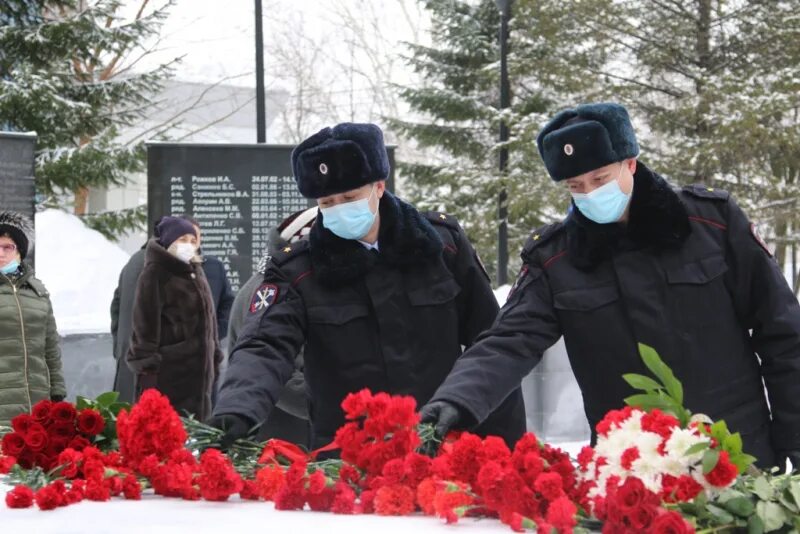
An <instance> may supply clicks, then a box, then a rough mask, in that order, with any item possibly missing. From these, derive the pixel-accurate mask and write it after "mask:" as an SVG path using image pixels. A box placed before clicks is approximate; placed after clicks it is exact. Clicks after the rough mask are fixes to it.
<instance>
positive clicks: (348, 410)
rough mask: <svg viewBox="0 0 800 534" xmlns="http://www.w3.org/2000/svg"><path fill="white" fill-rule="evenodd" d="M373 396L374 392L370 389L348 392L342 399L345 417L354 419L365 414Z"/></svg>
mask: <svg viewBox="0 0 800 534" xmlns="http://www.w3.org/2000/svg"><path fill="white" fill-rule="evenodd" d="M371 398H372V393H371V392H370V391H369V390H368V389H362V390H361V391H359V392H358V393H348V394H347V396H346V397H345V398H344V400H343V401H342V410H344V413H345V418H346V419H351V420H352V419H358V418H359V417H362V416H363V415H365V414H366V411H367V404H368V403H369V401H370V399H371Z"/></svg>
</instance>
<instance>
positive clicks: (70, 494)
mask: <svg viewBox="0 0 800 534" xmlns="http://www.w3.org/2000/svg"><path fill="white" fill-rule="evenodd" d="M83 491H84V487H83V486H77V485H76V484H75V483H74V482H73V483H72V487H71V488H70V489H68V490H67V491H66V492H64V506H68V505H70V504H77V503H79V502H81V501H82V500H83V498H84V495H83Z"/></svg>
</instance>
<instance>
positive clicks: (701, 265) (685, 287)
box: [422, 103, 800, 466]
mask: <svg viewBox="0 0 800 534" xmlns="http://www.w3.org/2000/svg"><path fill="white" fill-rule="evenodd" d="M537 143H538V148H539V153H540V154H541V156H542V159H543V160H544V163H545V166H546V167H547V170H548V172H549V173H550V175H551V177H552V178H553V180H555V181H558V182H560V183H562V184H565V186H566V188H567V189H568V190H569V192H570V193H571V194H572V198H573V202H572V207H571V211H570V213H569V215H568V216H567V217H566V219H565V220H563V221H561V222H559V223H556V224H552V225H549V226H546V227H544V228H541V229H539V230H536V231H535V232H534V233H533V234H532V235H531V237H530V239H529V240H528V242H527V244H526V246H525V248H524V250H523V252H522V259H523V261H524V265H523V267H522V270H521V271H520V273H519V276H518V278H517V281H516V283H515V286H514V287H513V289H512V292H511V294H510V296H509V298H508V301H507V302H506V304H505V306H504V307H503V308H502V309H501V311H500V314H499V316H498V319H497V321H496V322H495V324H494V325H493V327H492V328H491V329H489V330H488V331H487V332H485V333H484V334H483V335H482V336H480V338H479V339H478V340H477V341H476V343H475V344H474V345H473V346H472V347H471V348H470V349H469V350H468V351H466V352H465V354H464V355H463V356H462V357H461V358H460V359H459V361H458V362H457V363H456V365H455V367H454V369H453V371H452V372H451V373H450V376H448V378H447V379H446V380H445V381H444V383H443V384H442V386H441V387H440V388H439V389H438V390H437V392H436V393H435V395H434V396H433V400H432V402H431V403H430V404H428V405H427V406H425V407H424V408H423V410H422V413H423V419H424V420H427V421H433V422H436V423H437V431H438V432H439V433H444V432H445V431H446V430H447V429H449V428H450V427H452V426H453V425H459V424H467V423H474V422H479V421H483V420H484V418H485V417H486V416H487V414H489V413H491V412H492V410H494V409H495V407H497V406H499V405H500V403H501V402H502V400H503V399H504V398H505V395H507V394H508V392H509V391H512V390H515V389H516V388H517V387H519V384H520V380H521V379H522V377H524V376H525V375H526V374H527V373H528V372H529V371H530V370H531V369H532V368H533V367H534V366H535V365H536V364H537V363H538V362H539V360H540V359H541V357H542V353H543V352H544V351H545V349H547V348H548V347H550V346H551V345H552V344H553V343H555V342H556V340H558V338H559V337H561V336H562V335H563V336H564V340H565V343H566V347H567V352H568V354H569V359H570V362H571V364H572V369H573V370H574V372H575V376H576V378H577V380H578V384H579V385H580V388H581V391H582V393H583V399H584V408H585V411H586V415H587V417H588V419H589V423H590V425H591V426H592V427H593V428H594V426H595V425H596V423H597V422H598V421H599V420H600V419H601V418H602V417H603V415H604V414H605V413H606V412H607V411H609V410H611V409H616V408H619V407H620V406H622V405H623V404H624V403H623V399H624V398H625V397H627V396H629V395H631V394H633V391H632V389H631V388H630V387H629V386H628V385H627V384H626V383H625V382H624V381H623V379H622V375H623V374H624V373H631V372H634V373H647V371H646V369H645V368H644V365H643V363H642V362H641V360H640V356H639V351H638V348H637V344H638V343H644V344H646V345H650V346H652V347H654V348H655V349H656V350H657V351H658V352H659V354H660V355H661V357H662V358H663V359H664V360H665V361H666V363H667V364H668V365H669V366H670V367H671V368H672V369H673V370H674V372H675V374H676V376H677V377H678V378H679V379H680V380H681V381H682V382H683V384H684V389H685V404H686V406H687V407H688V408H689V409H690V410H692V411H693V412H695V413H697V412H700V413H705V414H707V415H709V416H711V417H712V418H714V419H725V420H726V421H727V423H728V425H729V427H730V428H731V430H732V431H734V432H736V431H738V432H740V433H741V435H742V438H743V440H744V448H745V451H746V452H748V453H750V454H752V455H754V456H756V457H757V458H758V463H759V465H761V466H772V465H777V464H779V463H781V461H782V460H783V459H784V458H786V457H787V456H788V457H790V459H792V460H793V461H792V463H793V465H795V466H798V465H800V461H798V460H800V452H798V451H800V307H799V306H798V301H797V298H796V297H795V296H794V294H793V293H792V291H791V289H789V287H788V285H787V283H786V281H785V279H784V277H783V274H782V273H781V271H780V268H779V267H778V265H777V263H776V262H775V261H774V259H773V258H772V257H771V255H770V253H769V251H768V250H767V247H766V246H765V245H764V243H763V241H762V240H761V239H760V238H759V237H758V235H757V234H756V232H755V228H754V226H753V225H752V224H751V223H750V222H749V221H748V219H747V217H746V216H745V214H744V213H743V212H742V210H741V209H740V208H739V207H738V206H737V205H736V203H735V202H734V200H733V199H732V198H731V197H730V196H729V195H728V193H726V192H725V191H720V190H717V189H714V188H710V187H705V186H688V187H684V188H683V189H675V188H673V187H671V186H670V185H669V184H668V183H667V182H666V181H665V180H664V179H663V178H662V177H661V176H659V175H658V174H656V173H654V172H653V171H651V170H650V169H649V168H647V167H646V166H645V165H644V164H642V163H641V162H640V161H637V159H636V158H637V156H638V153H639V148H638V144H637V141H636V136H635V134H634V131H633V127H632V125H631V122H630V119H629V117H628V113H627V111H626V110H625V108H624V107H622V106H620V105H618V104H610V103H601V104H588V105H583V106H579V107H577V108H575V109H568V110H565V111H562V112H560V113H559V114H557V115H556V116H555V117H554V118H553V119H552V120H551V121H550V122H549V123H548V124H547V125H546V126H545V127H544V129H543V130H542V131H541V132H540V134H539V136H538V139H537ZM762 379H763V383H762ZM764 384H766V390H767V393H768V397H769V406H768V404H767V396H765V390H764Z"/></svg>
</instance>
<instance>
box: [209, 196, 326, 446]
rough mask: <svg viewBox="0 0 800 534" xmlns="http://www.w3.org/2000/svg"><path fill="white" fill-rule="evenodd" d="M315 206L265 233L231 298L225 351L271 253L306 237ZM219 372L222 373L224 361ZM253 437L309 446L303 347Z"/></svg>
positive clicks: (236, 334)
mask: <svg viewBox="0 0 800 534" xmlns="http://www.w3.org/2000/svg"><path fill="white" fill-rule="evenodd" d="M317 210H318V208H317V207H313V208H308V209H307V210H301V211H298V212H295V213H293V214H292V215H290V216H289V217H287V218H286V219H285V220H284V221H283V222H282V223H281V224H280V225H278V226H277V227H275V228H271V229H270V232H269V234H268V242H269V245H268V250H267V251H266V253H265V254H264V257H263V258H262V259H261V261H259V263H258V266H257V268H256V273H255V274H254V275H253V276H251V277H250V279H249V280H248V281H247V282H246V283H245V284H244V285H243V286H242V289H240V290H239V293H238V294H237V295H236V299H235V300H234V301H233V308H232V310H231V319H230V323H229V326H228V353H229V354H230V353H232V352H233V349H234V348H235V347H236V343H237V342H238V340H239V336H240V334H241V331H242V327H243V326H244V322H245V320H246V319H247V317H248V315H249V308H250V303H251V302H252V301H253V299H254V298H256V295H257V291H258V289H259V287H260V286H261V284H262V282H263V281H264V274H265V273H266V270H267V263H268V262H269V259H270V255H271V254H272V253H274V252H277V251H279V250H281V249H282V248H285V247H286V246H288V245H290V244H291V243H296V242H297V241H300V240H301V239H308V232H309V231H310V230H311V227H312V225H313V224H314V220H315V218H316V216H317ZM220 376H223V377H224V376H225V364H224V363H223V366H222V370H221V371H220ZM259 423H261V427H260V428H259V431H258V434H257V436H256V441H259V442H261V441H264V440H267V439H270V438H278V439H282V440H285V441H289V442H292V443H295V444H297V445H302V446H304V447H308V446H309V445H310V444H309V437H310V430H311V429H310V421H309V416H308V396H307V395H306V381H305V378H304V377H303V351H302V350H300V352H299V353H298V354H297V356H296V357H295V361H294V370H293V371H292V376H291V378H289V381H288V382H286V385H285V386H284V389H283V391H282V392H281V393H280V394H279V395H278V402H277V403H276V404H275V407H274V408H273V409H272V411H271V412H270V414H269V417H268V418H267V419H266V420H265V421H263V422H261V421H259Z"/></svg>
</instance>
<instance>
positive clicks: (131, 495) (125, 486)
mask: <svg viewBox="0 0 800 534" xmlns="http://www.w3.org/2000/svg"><path fill="white" fill-rule="evenodd" d="M122 494H123V495H124V496H125V498H126V499H128V500H129V501H138V500H140V499H141V498H142V485H141V484H139V481H138V480H137V479H136V477H135V476H133V475H126V476H125V478H124V479H123V481H122Z"/></svg>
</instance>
